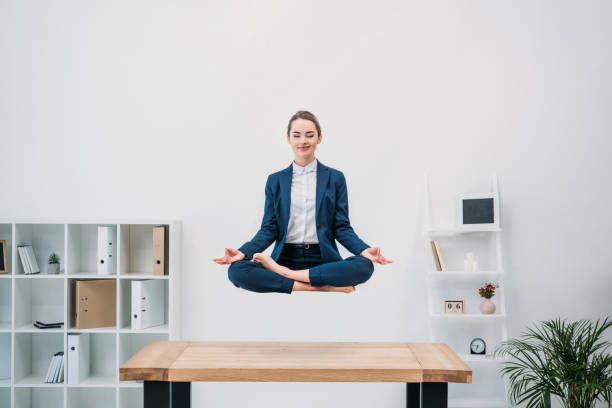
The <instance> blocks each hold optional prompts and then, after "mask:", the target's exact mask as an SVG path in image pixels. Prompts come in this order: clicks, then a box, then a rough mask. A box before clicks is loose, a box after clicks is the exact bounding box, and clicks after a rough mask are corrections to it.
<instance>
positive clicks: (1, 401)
mask: <svg viewBox="0 0 612 408" xmlns="http://www.w3.org/2000/svg"><path fill="white" fill-rule="evenodd" d="M10 406H11V389H10V387H2V386H0V407H10Z"/></svg>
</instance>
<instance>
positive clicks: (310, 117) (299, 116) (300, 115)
mask: <svg viewBox="0 0 612 408" xmlns="http://www.w3.org/2000/svg"><path fill="white" fill-rule="evenodd" d="M296 119H306V120H309V121H311V122H312V123H314V124H315V127H316V128H317V133H319V136H321V126H320V125H319V121H318V120H317V117H316V116H315V115H314V114H312V113H310V112H308V111H304V110H301V111H297V112H296V113H295V114H294V115H293V116H292V117H291V119H289V125H287V136H289V131H290V130H291V123H293V121H294V120H296Z"/></svg>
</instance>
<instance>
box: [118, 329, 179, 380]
mask: <svg viewBox="0 0 612 408" xmlns="http://www.w3.org/2000/svg"><path fill="white" fill-rule="evenodd" d="M119 337H120V338H119V366H122V365H123V364H125V362H126V361H128V360H129V359H130V358H132V356H133V355H134V354H136V353H138V352H139V351H140V350H141V349H143V348H144V347H145V346H146V345H147V344H149V343H150V342H152V341H167V340H168V335H167V334H161V333H160V334H152V333H120V334H119ZM123 383H126V382H125V381H122V384H123Z"/></svg>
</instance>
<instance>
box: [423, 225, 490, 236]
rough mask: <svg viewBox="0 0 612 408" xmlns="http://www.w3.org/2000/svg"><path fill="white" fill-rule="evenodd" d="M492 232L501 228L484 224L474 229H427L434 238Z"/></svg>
mask: <svg viewBox="0 0 612 408" xmlns="http://www.w3.org/2000/svg"><path fill="white" fill-rule="evenodd" d="M490 232H501V228H497V227H486V226H483V227H481V228H478V227H476V228H474V229H462V228H432V229H428V230H425V232H424V233H425V235H427V236H430V237H432V238H438V237H453V236H457V235H463V234H486V233H490Z"/></svg>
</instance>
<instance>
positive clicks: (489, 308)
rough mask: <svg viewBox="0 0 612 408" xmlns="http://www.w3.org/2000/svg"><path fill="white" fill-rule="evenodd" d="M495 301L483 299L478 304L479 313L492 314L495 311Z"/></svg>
mask: <svg viewBox="0 0 612 408" xmlns="http://www.w3.org/2000/svg"><path fill="white" fill-rule="evenodd" d="M495 309H497V308H496V307H495V303H493V302H491V299H485V300H483V301H482V303H481V304H480V313H482V314H493V313H495Z"/></svg>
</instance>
